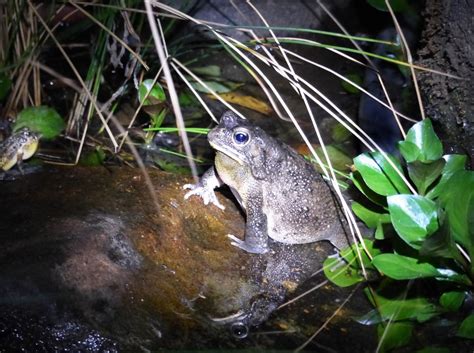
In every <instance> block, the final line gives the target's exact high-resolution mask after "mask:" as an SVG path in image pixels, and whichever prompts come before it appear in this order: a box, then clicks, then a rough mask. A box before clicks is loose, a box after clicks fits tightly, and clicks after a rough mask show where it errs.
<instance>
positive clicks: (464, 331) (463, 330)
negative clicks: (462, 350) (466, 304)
mask: <svg viewBox="0 0 474 353" xmlns="http://www.w3.org/2000/svg"><path fill="white" fill-rule="evenodd" d="M456 336H459V337H464V338H469V339H474V314H471V315H469V316H468V317H466V318H465V319H464V320H463V322H462V323H461V326H460V327H459V330H458V332H457V334H456Z"/></svg>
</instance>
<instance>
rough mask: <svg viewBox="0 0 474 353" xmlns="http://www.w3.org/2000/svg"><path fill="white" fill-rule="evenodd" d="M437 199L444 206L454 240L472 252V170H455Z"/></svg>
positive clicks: (473, 184) (473, 239)
mask: <svg viewBox="0 0 474 353" xmlns="http://www.w3.org/2000/svg"><path fill="white" fill-rule="evenodd" d="M439 200H440V203H441V205H442V206H444V208H445V211H446V214H447V219H448V222H449V225H450V227H451V231H452V234H453V237H454V240H455V241H456V242H457V243H459V244H461V245H462V246H464V247H465V248H467V249H468V251H470V252H471V253H472V252H474V229H472V228H473V227H472V226H471V225H470V222H472V221H473V219H474V172H473V171H468V170H459V171H457V172H455V174H454V175H452V176H451V178H450V179H449V181H448V182H447V183H446V186H445V190H444V191H443V193H442V194H440V196H439ZM471 255H472V254H471Z"/></svg>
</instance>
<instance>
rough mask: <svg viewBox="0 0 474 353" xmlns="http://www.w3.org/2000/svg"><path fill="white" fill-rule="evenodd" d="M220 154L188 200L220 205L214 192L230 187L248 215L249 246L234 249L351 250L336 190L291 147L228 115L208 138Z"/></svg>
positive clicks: (246, 243) (243, 243)
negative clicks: (324, 246) (275, 245)
mask: <svg viewBox="0 0 474 353" xmlns="http://www.w3.org/2000/svg"><path fill="white" fill-rule="evenodd" d="M208 139H209V142H210V144H211V146H212V147H213V148H214V149H215V150H216V158H215V166H214V167H213V168H210V169H209V170H208V171H207V172H206V173H205V174H204V175H203V177H202V178H201V181H200V182H199V183H198V184H196V185H189V184H188V185H185V186H184V187H185V188H189V189H192V190H191V191H189V192H188V193H187V194H186V196H185V198H188V197H189V196H191V195H195V194H196V195H200V196H201V197H202V198H203V200H204V203H205V204H208V203H209V202H212V203H214V204H216V205H217V206H218V207H220V208H223V206H222V205H220V204H219V203H218V202H217V198H216V196H215V194H214V191H213V189H214V188H215V187H217V186H220V185H222V184H223V183H224V184H227V185H228V186H229V187H230V188H231V190H232V192H233V193H234V195H235V196H236V197H237V199H238V200H239V202H240V204H241V206H242V207H243V208H244V210H245V212H246V214H247V224H246V232H245V241H242V240H240V239H238V238H236V237H235V236H233V235H229V237H230V238H231V239H232V240H233V242H232V244H233V245H235V246H238V247H239V248H242V249H244V250H246V251H248V252H251V253H265V252H267V251H268V237H270V238H272V239H274V240H276V241H278V242H282V243H286V244H302V243H310V242H315V241H319V240H328V241H330V242H331V243H332V244H333V245H334V246H336V247H337V248H342V247H344V246H347V244H348V243H347V240H346V238H345V233H344V230H343V228H342V225H341V222H340V219H339V217H338V212H337V206H336V203H335V200H334V197H333V195H332V193H331V190H330V188H329V187H328V185H327V184H326V183H325V182H324V180H323V179H322V177H321V175H319V174H318V173H317V172H316V171H315V170H314V167H313V166H312V165H311V164H309V163H308V162H307V161H306V160H305V159H304V158H303V157H302V156H300V155H299V154H298V153H296V151H294V150H293V149H292V148H291V147H289V146H288V145H286V144H284V143H282V142H280V141H278V140H276V139H274V138H273V137H271V136H269V135H267V134H266V133H265V132H264V131H263V130H262V129H260V128H259V127H256V126H253V125H251V124H249V123H248V121H246V120H244V119H241V118H239V117H238V116H236V115H235V114H234V113H232V112H226V113H224V115H223V116H222V118H221V121H220V123H219V125H218V126H217V127H215V128H214V129H213V130H211V131H210V132H209V134H208Z"/></svg>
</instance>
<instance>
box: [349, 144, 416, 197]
mask: <svg viewBox="0 0 474 353" xmlns="http://www.w3.org/2000/svg"><path fill="white" fill-rule="evenodd" d="M387 156H388V158H389V159H390V160H391V161H392V162H393V164H394V165H395V166H396V168H397V170H398V171H400V172H401V173H402V174H403V171H402V168H401V166H400V163H399V162H398V161H397V160H396V159H395V158H394V157H393V156H390V155H387ZM354 164H355V166H356V168H357V170H358V171H359V172H360V174H361V175H362V178H363V179H364V181H365V183H366V184H367V185H368V186H369V188H371V189H372V190H373V191H375V192H376V193H377V194H380V195H383V196H390V195H395V194H408V193H410V190H409V189H408V187H407V185H406V184H405V182H404V181H403V179H402V178H401V177H400V175H399V174H398V173H397V172H396V170H395V168H393V167H392V166H391V165H390V164H389V163H388V162H387V160H386V159H385V158H384V157H383V155H382V154H381V153H380V152H369V153H363V154H361V155H359V156H357V157H356V158H354Z"/></svg>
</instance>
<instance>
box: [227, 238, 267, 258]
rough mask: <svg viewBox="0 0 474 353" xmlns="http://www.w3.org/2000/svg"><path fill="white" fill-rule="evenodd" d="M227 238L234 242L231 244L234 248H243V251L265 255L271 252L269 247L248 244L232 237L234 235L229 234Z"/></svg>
mask: <svg viewBox="0 0 474 353" xmlns="http://www.w3.org/2000/svg"><path fill="white" fill-rule="evenodd" d="M227 237H228V238H229V239H230V240H232V241H231V244H232V245H233V246H236V247H238V248H241V249H242V250H245V251H247V252H249V253H252V254H265V253H266V252H268V250H269V249H268V246H267V245H257V244H255V245H252V244H248V243H247V242H245V241H243V240H240V239H239V238H237V237H236V236H235V235H232V234H227Z"/></svg>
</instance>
